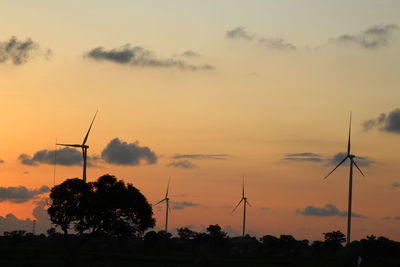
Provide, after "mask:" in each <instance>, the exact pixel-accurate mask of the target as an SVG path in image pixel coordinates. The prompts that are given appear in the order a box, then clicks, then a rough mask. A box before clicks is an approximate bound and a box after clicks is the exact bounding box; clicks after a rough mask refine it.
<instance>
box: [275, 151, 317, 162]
mask: <svg viewBox="0 0 400 267" xmlns="http://www.w3.org/2000/svg"><path fill="white" fill-rule="evenodd" d="M283 160H289V161H310V162H322V158H321V155H319V154H315V153H311V152H305V153H296V154H286V155H285V157H284V158H283Z"/></svg>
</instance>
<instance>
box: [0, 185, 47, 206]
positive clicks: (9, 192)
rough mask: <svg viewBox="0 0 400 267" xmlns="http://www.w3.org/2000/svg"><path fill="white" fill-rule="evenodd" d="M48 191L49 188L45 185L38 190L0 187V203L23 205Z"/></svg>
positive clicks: (20, 187)
mask: <svg viewBox="0 0 400 267" xmlns="http://www.w3.org/2000/svg"><path fill="white" fill-rule="evenodd" d="M49 191H50V188H49V187H47V186H45V185H44V186H42V187H40V188H38V189H28V188H26V187H25V186H18V187H0V202H3V201H9V202H12V203H24V202H27V201H29V200H32V199H34V198H36V197H37V196H38V195H40V194H43V193H47V192H49Z"/></svg>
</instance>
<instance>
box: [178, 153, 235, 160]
mask: <svg viewBox="0 0 400 267" xmlns="http://www.w3.org/2000/svg"><path fill="white" fill-rule="evenodd" d="M229 157H230V155H228V154H176V155H174V156H173V157H172V158H173V159H212V160H226V159H227V158H229Z"/></svg>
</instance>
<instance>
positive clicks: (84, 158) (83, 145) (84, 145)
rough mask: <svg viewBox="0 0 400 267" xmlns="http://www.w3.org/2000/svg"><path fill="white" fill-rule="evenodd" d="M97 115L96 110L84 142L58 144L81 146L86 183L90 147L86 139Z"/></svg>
mask: <svg viewBox="0 0 400 267" xmlns="http://www.w3.org/2000/svg"><path fill="white" fill-rule="evenodd" d="M96 115H97V111H96V113H95V114H94V117H93V120H92V123H91V124H90V126H89V130H88V131H87V133H86V135H85V138H84V139H83V142H82V144H81V145H79V144H72V145H71V144H57V145H59V146H67V147H80V148H81V149H82V155H83V175H82V180H83V181H84V182H85V183H86V162H87V150H88V148H89V146H87V145H86V141H87V139H88V137H89V133H90V130H91V129H92V125H93V122H94V119H95V118H96Z"/></svg>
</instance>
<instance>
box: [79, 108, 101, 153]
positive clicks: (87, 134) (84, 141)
mask: <svg viewBox="0 0 400 267" xmlns="http://www.w3.org/2000/svg"><path fill="white" fill-rule="evenodd" d="M97 112H98V110H96V113H95V114H94V117H93V120H92V123H91V124H90V127H89V130H88V131H87V133H86V136H85V139H83V143H82V146H84V145H85V144H86V141H87V139H88V137H89V133H90V130H91V129H92V125H93V122H94V119H96V115H97Z"/></svg>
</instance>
